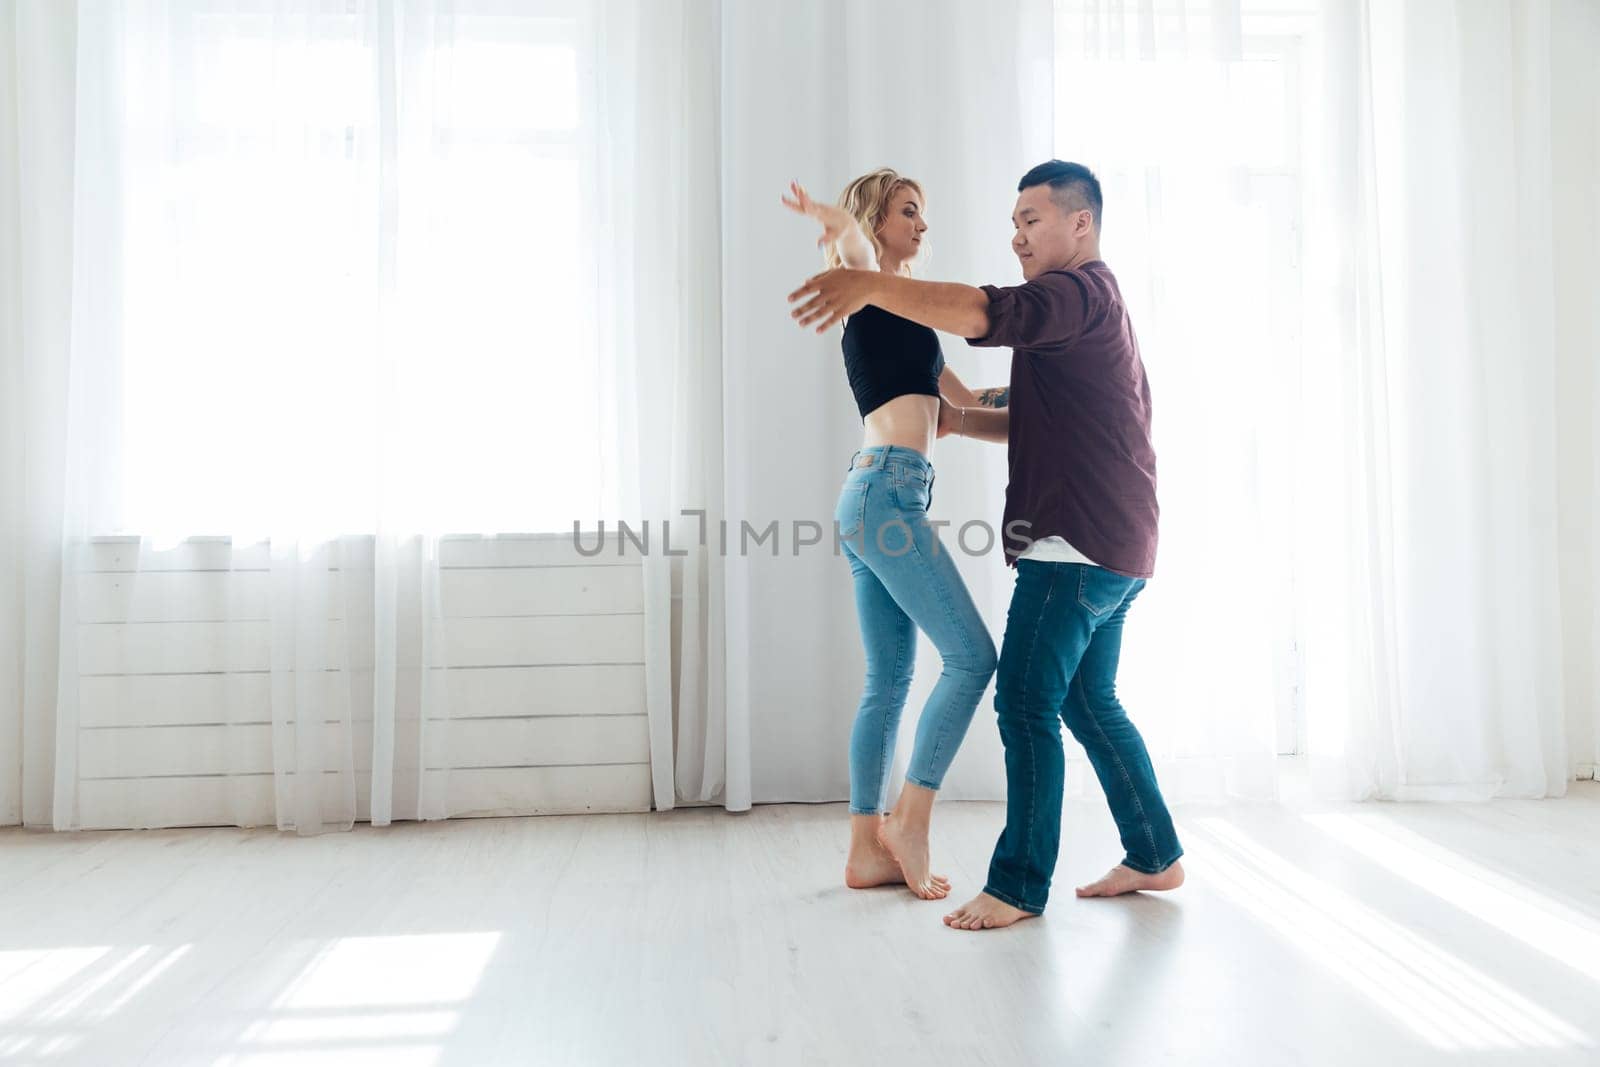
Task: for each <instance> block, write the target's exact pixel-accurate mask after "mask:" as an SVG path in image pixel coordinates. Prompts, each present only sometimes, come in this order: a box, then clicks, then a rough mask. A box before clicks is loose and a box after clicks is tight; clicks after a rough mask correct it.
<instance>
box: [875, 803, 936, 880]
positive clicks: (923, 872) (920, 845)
mask: <svg viewBox="0 0 1600 1067" xmlns="http://www.w3.org/2000/svg"><path fill="white" fill-rule="evenodd" d="M878 843H879V844H881V845H882V846H883V848H884V850H885V851H887V852H888V853H889V855H891V856H893V857H894V860H895V862H896V863H897V864H899V867H900V875H901V877H902V878H904V879H905V883H906V885H908V886H910V887H911V891H912V892H913V893H915V894H916V895H917V896H919V897H921V898H922V899H923V900H943V899H944V898H945V897H946V896H948V895H949V894H950V880H949V879H948V878H946V877H945V876H944V875H942V874H932V873H929V871H928V831H927V830H926V829H925V828H924V829H920V830H919V829H917V828H915V827H910V826H906V825H905V824H904V823H902V822H901V821H900V820H899V819H897V818H896V817H895V816H893V815H891V816H889V817H888V818H887V819H885V820H883V823H882V824H881V825H880V826H879V827H878Z"/></svg>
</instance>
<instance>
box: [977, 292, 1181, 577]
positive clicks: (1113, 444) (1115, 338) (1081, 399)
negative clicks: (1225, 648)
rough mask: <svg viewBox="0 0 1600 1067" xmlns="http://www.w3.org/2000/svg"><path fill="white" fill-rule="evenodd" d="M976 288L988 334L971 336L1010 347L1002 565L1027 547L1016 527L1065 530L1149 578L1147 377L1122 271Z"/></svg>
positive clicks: (1048, 532)
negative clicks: (1121, 285)
mask: <svg viewBox="0 0 1600 1067" xmlns="http://www.w3.org/2000/svg"><path fill="white" fill-rule="evenodd" d="M983 291H984V292H986V293H988V294H989V333H988V334H987V335H986V336H984V337H977V338H971V339H969V340H968V341H967V343H968V344H971V345H1008V346H1010V347H1011V348H1012V349H1014V351H1013V352H1012V355H1011V399H1010V407H1011V437H1010V441H1009V442H1008V444H1007V456H1008V459H1009V460H1010V464H1011V481H1010V484H1009V485H1007V486H1006V512H1005V525H1004V526H1003V528H1002V533H1001V544H1002V546H1003V547H1004V549H1005V554H1006V565H1007V566H1012V565H1013V564H1014V563H1015V562H1016V557H1017V554H1018V553H1019V552H1021V551H1022V550H1023V549H1024V548H1025V547H1026V546H1027V545H1026V542H1023V543H1018V537H1017V536H1014V535H1013V532H1012V531H1014V532H1015V534H1018V535H1020V536H1023V537H1026V538H1027V539H1028V540H1031V541H1038V540H1041V539H1043V538H1046V537H1050V536H1052V535H1054V536H1057V537H1063V538H1065V539H1066V540H1067V541H1068V542H1069V543H1070V544H1071V545H1072V547H1074V548H1076V549H1077V550H1078V551H1079V552H1082V553H1083V554H1084V555H1086V556H1088V557H1089V558H1090V559H1092V560H1094V561H1095V562H1097V563H1099V564H1100V565H1101V566H1102V567H1104V568H1106V569H1107V570H1111V571H1116V572H1117V573H1118V574H1121V575H1125V576H1126V577H1129V578H1148V577H1150V576H1151V574H1152V573H1153V572H1154V570H1155V562H1156V520H1157V517H1158V516H1159V515H1160V508H1159V507H1158V506H1157V504H1156V453H1155V449H1154V448H1153V447H1152V446H1151V444H1150V384H1149V382H1148V381H1147V380H1146V379H1145V373H1144V364H1143V362H1141V361H1140V359H1139V342H1138V340H1137V339H1135V337H1134V335H1133V323H1132V322H1130V321H1129V320H1128V309H1127V308H1126V307H1125V306H1124V305H1123V303H1122V292H1121V290H1119V289H1118V288H1117V279H1116V278H1115V277H1114V276H1113V275H1112V273H1111V269H1110V268H1109V267H1107V266H1106V265H1105V264H1104V263H1102V262H1101V261H1099V260H1091V261H1090V262H1088V263H1085V264H1083V265H1082V266H1081V267H1079V268H1077V269H1076V270H1053V271H1047V272H1046V273H1044V274H1041V275H1039V276H1038V277H1037V278H1035V279H1033V280H1032V281H1031V282H1028V283H1026V284H1025V285H1016V286H1009V287H1002V286H994V285H985V286H983ZM1013 522H1019V526H1017V527H1012V525H1011V524H1012V523H1013ZM1020 522H1026V523H1029V524H1031V525H1027V526H1022V525H1020Z"/></svg>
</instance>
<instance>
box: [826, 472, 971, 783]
mask: <svg viewBox="0 0 1600 1067" xmlns="http://www.w3.org/2000/svg"><path fill="white" fill-rule="evenodd" d="M932 488H933V467H932V465H931V464H929V463H928V460H927V459H926V458H925V457H924V456H923V455H922V453H920V452H918V451H916V450H915V449H911V448H901V447H899V446H897V445H880V446H875V447H871V448H863V449H862V450H861V451H859V452H857V453H856V454H855V455H854V456H852V457H851V463H850V471H849V473H848V474H847V475H846V477H845V482H844V487H843V488H842V489H841V490H840V492H839V503H838V507H837V508H836V510H835V513H834V519H835V520H836V522H837V523H838V531H839V539H840V545H841V548H842V550H843V552H844V554H845V557H846V558H847V559H848V560H849V561H850V571H851V573H852V574H853V575H854V578H855V596H856V614H857V616H858V617H859V619H860V622H861V644H862V647H863V648H864V650H865V651H866V661H867V677H866V683H865V685H864V686H863V687H862V692H861V704H860V706H859V707H858V708H857V709H856V721H855V726H854V728H853V729H852V730H851V733H850V813H851V814H852V815H873V814H877V813H879V812H882V811H883V810H884V806H885V803H886V800H887V790H888V778H889V767H890V764H891V763H892V762H893V759H894V747H895V739H896V736H897V734H898V732H899V726H900V714H901V712H902V711H903V710H904V708H905V703H906V695H907V693H908V691H909V689H910V687H911V668H912V664H913V662H914V660H915V658H916V650H917V630H918V629H921V630H922V632H923V633H925V634H927V635H928V638H929V639H930V640H931V641H932V642H933V645H934V647H935V648H936V649H938V650H939V655H940V656H941V657H943V660H944V666H943V669H942V670H941V671H940V674H939V682H938V684H937V685H935V686H934V689H933V692H932V693H931V694H930V695H929V696H928V702H927V704H926V705H925V706H924V707H923V709H922V717H921V718H920V719H918V720H917V732H916V740H915V743H914V745H913V747H912V750H911V760H910V763H909V764H908V765H907V767H906V780H907V781H908V782H911V783H913V784H915V785H919V786H922V787H924V788H927V789H938V788H939V786H940V784H941V783H942V782H943V781H944V775H945V771H947V770H948V769H949V767H950V762H951V760H953V759H954V758H955V754H956V750H957V749H959V748H960V747H961V741H962V738H964V737H965V736H966V734H967V727H968V726H969V725H971V723H972V714H973V712H974V710H976V708H977V706H978V701H979V700H980V699H982V697H983V693H984V690H985V689H987V688H988V686H989V679H990V678H991V677H993V675H994V670H995V664H996V657H995V648H994V639H993V638H992V637H990V636H989V631H988V630H987V629H986V628H985V627H984V624H983V618H982V616H980V615H979V614H978V609H977V606H976V605H975V604H974V603H973V602H972V596H971V594H969V593H968V592H967V587H966V583H964V582H963V581H962V580H961V574H960V572H959V571H957V570H956V565H955V560H954V559H952V558H951V557H950V553H949V552H948V551H946V550H945V547H944V545H943V544H941V543H940V540H939V533H938V530H937V529H935V528H934V527H933V526H932V525H930V524H929V522H928V502H929V499H930V493H931V491H932Z"/></svg>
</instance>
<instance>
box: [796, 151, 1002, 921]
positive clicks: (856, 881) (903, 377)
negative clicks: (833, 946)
mask: <svg viewBox="0 0 1600 1067" xmlns="http://www.w3.org/2000/svg"><path fill="white" fill-rule="evenodd" d="M789 189H790V194H791V195H790V196H786V197H784V198H783V202H784V204H785V205H786V206H787V207H789V208H790V209H791V210H793V211H796V212H799V213H800V214H803V215H807V216H809V217H810V218H813V219H815V220H816V221H817V222H819V223H820V224H821V225H822V237H821V238H820V239H819V241H818V244H819V245H820V246H822V247H823V249H824V250H825V254H826V258H827V261H828V266H829V267H830V268H832V267H839V266H844V267H850V268H854V269H857V270H880V271H887V272H889V273H890V274H909V273H910V272H911V265H912V263H913V262H914V261H915V260H916V259H917V257H918V254H919V253H920V252H921V249H922V239H923V234H924V233H925V232H926V231H927V229H928V223H927V220H926V219H925V218H924V217H923V196H922V188H921V186H919V185H918V184H917V183H916V182H914V181H912V180H911V179H909V178H906V177H903V176H901V175H899V174H897V173H895V172H894V171H892V170H889V169H888V168H884V169H881V170H875V171H873V172H872V173H870V174H864V175H862V176H861V177H859V178H857V179H856V180H855V181H853V182H851V183H850V184H849V185H848V186H846V187H845V190H844V193H843V194H841V195H840V197H839V202H838V204H837V205H829V204H821V203H818V202H816V201H815V200H813V199H811V197H810V196H809V195H807V193H806V191H805V190H804V189H803V188H801V187H800V186H799V185H798V184H791V185H790V187H789ZM844 365H845V372H846V373H847V375H848V376H849V379H850V389H851V391H852V392H853V393H854V394H855V400H856V406H857V408H858V409H859V410H860V412H861V421H862V428H863V434H862V442H861V448H860V449H859V450H858V451H857V452H856V453H855V454H854V455H853V456H851V457H850V464H849V467H848V469H847V471H846V474H845V479H844V487H843V488H842V489H841V490H840V493H839V502H838V505H837V507H836V509H835V516H834V517H835V519H836V520H837V522H838V524H839V536H840V538H841V541H842V543H843V547H844V553H845V556H846V558H847V559H848V560H849V563H850V571H851V574H852V575H853V578H854V582H855V599H856V613H857V616H858V617H859V620H860V624H861V643H862V646H863V648H864V649H865V652H866V666H867V672H866V681H865V684H864V685H863V687H862V694H861V703H860V706H859V707H858V708H857V711H856V719H855V726H854V727H853V729H852V730H851V735H850V854H849V858H848V859H847V860H846V861H845V884H846V885H848V886H851V887H852V888H857V889H860V888H865V887H867V886H875V885H886V884H889V883H892V882H899V881H902V880H903V881H904V882H905V884H906V885H908V886H910V887H911V889H912V891H913V892H915V893H916V894H917V895H918V896H919V897H922V898H923V899H925V900H938V899H941V898H943V897H944V896H945V895H946V894H947V893H949V891H950V883H949V881H948V880H947V879H945V878H944V877H943V876H941V875H935V874H932V873H931V871H930V867H929V860H928V825H929V819H930V817H931V816H932V813H933V801H934V797H935V796H936V795H937V793H938V790H939V786H940V784H941V782H942V780H943V778H944V774H945V771H946V770H947V769H948V768H949V766H950V762H951V760H952V759H954V758H955V754H956V750H957V749H958V748H960V747H961V741H962V739H963V738H964V737H965V736H966V733H967V727H968V725H969V724H970V723H971V722H972V715H973V712H974V711H975V710H976V708H977V706H978V701H979V700H980V699H981V698H982V696H983V693H984V691H985V689H987V688H988V685H989V679H990V677H991V676H992V675H993V674H994V669H995V662H996V659H995V648H994V640H993V639H992V638H991V637H990V636H989V631H988V629H987V628H986V627H985V626H984V624H983V619H982V617H981V616H980V615H979V614H978V609H977V606H976V605H975V604H974V603H973V601H972V597H971V595H970V594H969V593H968V592H967V587H966V585H965V583H963V582H962V580H961V575H960V573H959V572H958V571H957V570H956V566H955V562H954V560H953V559H952V558H951V555H950V553H949V552H948V551H947V550H946V549H945V547H944V545H942V544H940V543H939V535H938V531H937V529H935V528H934V527H933V526H931V525H930V524H929V522H928V503H929V500H930V498H931V494H932V489H933V478H934V472H933V464H932V463H931V462H930V460H929V457H930V455H931V454H932V451H933V442H934V439H935V437H936V434H937V430H938V425H939V396H940V393H941V391H943V392H944V393H945V394H946V395H947V396H949V397H950V399H951V400H952V402H954V403H958V404H962V405H974V404H978V403H981V402H983V401H982V400H980V398H978V397H975V396H974V395H973V394H972V393H970V392H968V391H967V389H966V387H965V386H963V385H962V384H961V382H960V380H959V379H958V378H956V376H955V374H954V372H953V371H951V370H950V368H948V367H946V366H945V362H944V354H943V352H942V351H941V350H940V347H939V338H938V335H936V334H935V333H934V332H933V331H932V330H930V329H928V328H927V327H926V326H919V325H917V324H916V323H914V322H911V321H910V320H909V319H903V318H901V317H900V316H898V315H893V314H891V313H889V312H887V311H885V310H883V309H882V308H878V307H874V306H872V305H870V304H869V305H867V306H866V307H864V308H862V309H861V310H860V311H858V312H856V313H855V314H853V315H851V316H850V317H849V319H848V320H847V322H846V323H845V328H844ZM917 629H921V630H922V632H923V633H925V634H927V635H928V637H929V639H930V640H932V642H933V644H934V647H935V648H937V649H938V651H939V655H940V656H941V657H942V658H943V661H944V663H943V669H942V670H941V672H940V675H939V682H938V684H937V685H936V686H935V687H934V689H933V692H932V693H931V694H930V695H929V697H928V701H927V703H926V704H925V705H924V706H923V709H922V715H921V717H920V718H919V720H918V722H917V730H916V740H915V743H914V745H913V747H912V752H911V759H910V762H909V764H908V765H907V768H906V780H905V782H904V784H903V785H902V786H901V789H900V796H899V799H898V800H896V801H895V803H894V805H893V807H892V808H891V809H886V808H885V801H886V799H887V796H888V786H889V782H888V777H889V768H890V765H891V764H892V762H893V758H894V747H895V739H896V736H897V734H898V729H899V724H900V715H901V712H902V710H903V709H904V707H905V702H906V695H907V691H908V690H909V688H910V685H911V670H912V660H913V657H914V655H915V652H916V646H917V639H916V630H917ZM886 810H887V814H886Z"/></svg>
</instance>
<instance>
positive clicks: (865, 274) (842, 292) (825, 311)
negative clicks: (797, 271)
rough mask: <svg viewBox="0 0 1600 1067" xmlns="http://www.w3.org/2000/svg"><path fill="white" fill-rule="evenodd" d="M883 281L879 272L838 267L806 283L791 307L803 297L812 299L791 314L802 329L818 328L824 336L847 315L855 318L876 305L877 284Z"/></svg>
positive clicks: (793, 297)
mask: <svg viewBox="0 0 1600 1067" xmlns="http://www.w3.org/2000/svg"><path fill="white" fill-rule="evenodd" d="M880 277H882V274H881V272H879V271H875V270H851V269H850V268H849V267H838V268H835V269H834V270H828V271H823V272H822V273H821V274H817V275H813V276H812V277H810V278H807V279H806V283H805V284H804V285H802V286H801V287H800V288H798V289H796V290H795V291H794V292H792V293H790V294H789V303H791V304H792V303H794V302H795V301H796V300H799V299H801V298H802V297H806V296H810V297H811V299H810V300H808V301H806V302H805V303H804V304H801V305H800V306H799V307H797V308H795V309H794V310H793V311H791V312H789V314H790V315H792V316H793V317H794V320H795V321H796V322H798V323H799V324H800V325H801V326H810V325H811V324H812V323H816V324H817V332H818V333H824V332H826V331H827V329H828V328H829V327H830V326H832V325H833V324H834V323H836V322H838V321H840V320H841V319H843V318H844V317H845V316H846V315H854V314H855V313H856V312H858V311H860V310H861V309H862V308H864V307H866V306H867V305H868V304H869V303H871V302H872V299H871V298H872V290H873V286H874V284H875V283H876V282H877V281H878V279H879V278H880Z"/></svg>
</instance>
